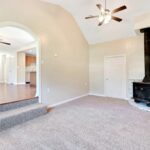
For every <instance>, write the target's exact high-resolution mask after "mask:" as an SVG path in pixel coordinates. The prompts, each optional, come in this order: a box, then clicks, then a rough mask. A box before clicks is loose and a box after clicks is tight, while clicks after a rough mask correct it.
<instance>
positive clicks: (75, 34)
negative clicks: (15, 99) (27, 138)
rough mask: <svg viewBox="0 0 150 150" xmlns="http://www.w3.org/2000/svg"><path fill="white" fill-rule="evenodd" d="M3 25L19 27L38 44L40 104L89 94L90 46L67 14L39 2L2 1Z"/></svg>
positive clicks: (53, 6)
mask: <svg viewBox="0 0 150 150" xmlns="http://www.w3.org/2000/svg"><path fill="white" fill-rule="evenodd" d="M3 22H16V23H18V24H22V25H23V26H25V27H27V29H30V30H31V31H32V32H33V33H34V34H35V35H37V37H38V38H39V39H40V41H41V55H40V56H41V62H42V65H41V96H42V102H43V103H45V104H55V103H58V102H61V101H63V100H66V99H70V98H73V97H76V96H80V95H83V94H85V93H88V90H89V88H88V82H89V75H88V72H89V66H88V61H89V59H88V58H89V55H88V52H89V51H88V50H89V45H88V43H87V41H86V40H85V38H84V37H83V34H82V33H81V31H80V29H79V27H78V25H77V23H76V22H75V20H74V18H73V17H72V16H71V15H70V14H69V13H68V12H67V11H65V10H64V9H62V8H61V7H59V6H56V5H53V4H47V3H43V2H40V1H38V0H11V1H10V0H1V1H0V23H3ZM30 30H29V31H30Z"/></svg>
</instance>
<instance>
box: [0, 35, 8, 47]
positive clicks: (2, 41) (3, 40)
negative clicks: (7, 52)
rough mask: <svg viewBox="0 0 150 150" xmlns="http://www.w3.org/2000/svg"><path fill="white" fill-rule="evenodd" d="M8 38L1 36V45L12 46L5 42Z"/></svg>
mask: <svg viewBox="0 0 150 150" xmlns="http://www.w3.org/2000/svg"><path fill="white" fill-rule="evenodd" d="M5 40H6V38H5V37H3V36H1V35H0V44H5V45H11V43H9V42H5Z"/></svg>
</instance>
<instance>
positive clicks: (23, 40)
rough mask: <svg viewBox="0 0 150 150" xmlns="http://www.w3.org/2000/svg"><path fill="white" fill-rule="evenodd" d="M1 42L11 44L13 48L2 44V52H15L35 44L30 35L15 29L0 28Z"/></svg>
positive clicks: (0, 46)
mask: <svg viewBox="0 0 150 150" xmlns="http://www.w3.org/2000/svg"><path fill="white" fill-rule="evenodd" d="M0 40H1V41H4V42H9V43H11V46H9V45H4V44H1V43H0V51H2V52H5V51H6V52H13V51H16V50H19V49H20V48H22V47H24V46H26V45H28V44H30V43H32V42H34V38H33V37H32V36H31V35H30V34H29V33H27V32H26V31H24V30H22V29H19V28H15V27H3V28H0Z"/></svg>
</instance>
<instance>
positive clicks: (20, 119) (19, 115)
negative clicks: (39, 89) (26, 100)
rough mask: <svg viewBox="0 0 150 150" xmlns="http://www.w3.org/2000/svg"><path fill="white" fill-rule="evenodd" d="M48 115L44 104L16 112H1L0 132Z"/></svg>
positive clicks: (23, 108)
mask: <svg viewBox="0 0 150 150" xmlns="http://www.w3.org/2000/svg"><path fill="white" fill-rule="evenodd" d="M46 113H47V107H46V106H45V105H43V104H32V105H29V106H25V107H21V108H18V109H14V110H9V111H5V112H0V131H2V130H5V129H7V128H11V127H13V126H15V125H18V124H21V123H24V122H26V121H29V120H32V119H34V118H36V117H39V116H41V115H44V114H46Z"/></svg>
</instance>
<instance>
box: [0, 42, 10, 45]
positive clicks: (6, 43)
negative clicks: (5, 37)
mask: <svg viewBox="0 0 150 150" xmlns="http://www.w3.org/2000/svg"><path fill="white" fill-rule="evenodd" d="M0 44H5V45H11V43H8V42H2V41H0Z"/></svg>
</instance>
